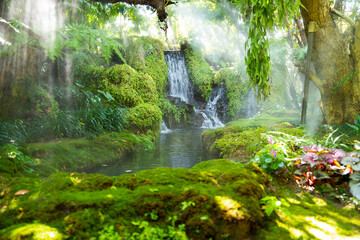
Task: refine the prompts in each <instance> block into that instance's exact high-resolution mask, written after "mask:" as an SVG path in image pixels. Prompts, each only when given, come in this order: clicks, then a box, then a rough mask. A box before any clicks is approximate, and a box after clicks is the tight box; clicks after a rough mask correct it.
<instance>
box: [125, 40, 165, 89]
mask: <svg viewBox="0 0 360 240" xmlns="http://www.w3.org/2000/svg"><path fill="white" fill-rule="evenodd" d="M125 58H126V61H127V63H128V64H129V65H130V66H131V67H132V68H134V69H135V70H136V71H138V72H139V73H144V74H145V73H147V74H149V75H150V76H151V77H152V79H153V80H154V82H155V85H156V89H157V92H158V94H159V96H163V95H164V93H165V86H166V84H167V81H166V79H167V65H166V62H165V58H164V45H163V44H162V42H161V41H160V40H158V39H154V38H151V37H134V38H132V39H130V41H129V44H128V46H127V48H126V54H125Z"/></svg>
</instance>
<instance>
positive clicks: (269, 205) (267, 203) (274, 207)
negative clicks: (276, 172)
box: [260, 196, 290, 216]
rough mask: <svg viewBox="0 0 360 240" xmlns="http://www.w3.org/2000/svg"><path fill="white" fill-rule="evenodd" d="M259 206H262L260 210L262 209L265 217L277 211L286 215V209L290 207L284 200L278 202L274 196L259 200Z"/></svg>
mask: <svg viewBox="0 0 360 240" xmlns="http://www.w3.org/2000/svg"><path fill="white" fill-rule="evenodd" d="M260 204H263V207H262V209H264V211H265V214H266V215H267V216H270V215H271V214H272V213H273V212H274V211H279V210H281V211H282V212H284V213H286V214H287V213H288V210H287V208H288V207H290V204H289V203H288V202H287V201H286V200H285V199H280V200H278V199H277V198H276V197H275V196H266V197H264V198H262V199H260Z"/></svg>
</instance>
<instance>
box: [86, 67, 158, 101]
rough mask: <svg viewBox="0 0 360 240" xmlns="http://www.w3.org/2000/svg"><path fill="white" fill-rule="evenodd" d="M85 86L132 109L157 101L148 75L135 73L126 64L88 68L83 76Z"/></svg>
mask: <svg viewBox="0 0 360 240" xmlns="http://www.w3.org/2000/svg"><path fill="white" fill-rule="evenodd" d="M83 82H84V84H85V86H87V87H90V88H92V89H101V90H102V91H105V92H109V93H110V94H111V95H112V96H113V97H114V98H115V100H117V101H118V102H119V103H121V104H123V105H125V106H128V107H134V106H136V105H138V104H141V103H146V102H149V103H153V104H156V103H157V101H158V94H157V91H156V85H155V82H154V80H153V79H152V77H151V76H150V75H149V74H146V73H143V72H137V71H136V70H134V69H133V68H132V67H130V66H129V65H126V64H122V65H114V66H112V67H110V68H105V67H93V66H91V67H89V68H88V69H87V70H85V73H84V75H83Z"/></svg>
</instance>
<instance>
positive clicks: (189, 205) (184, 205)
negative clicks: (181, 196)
mask: <svg viewBox="0 0 360 240" xmlns="http://www.w3.org/2000/svg"><path fill="white" fill-rule="evenodd" d="M191 206H195V203H194V202H191V201H189V202H182V203H181V210H182V211H184V210H185V209H187V208H188V207H191Z"/></svg>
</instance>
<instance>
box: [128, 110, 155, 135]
mask: <svg viewBox="0 0 360 240" xmlns="http://www.w3.org/2000/svg"><path fill="white" fill-rule="evenodd" d="M126 119H127V121H128V123H129V126H130V127H131V128H132V130H133V131H135V132H139V133H147V132H148V131H149V130H150V131H152V132H153V133H155V134H157V133H159V132H160V127H161V110H160V108H159V107H158V106H155V105H151V104H148V103H144V104H140V105H137V106H136V107H134V108H131V109H130V110H129V112H128V114H127V115H126Z"/></svg>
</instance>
